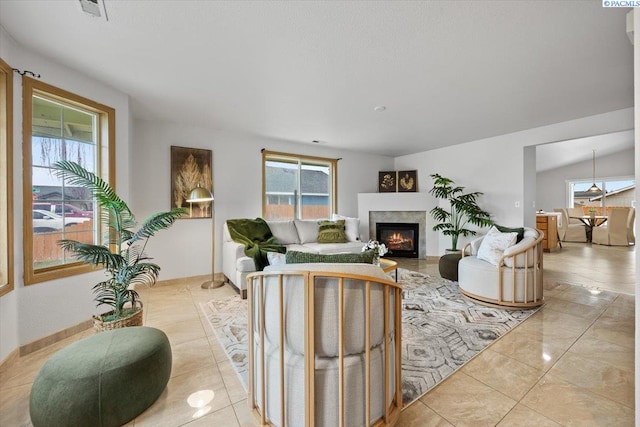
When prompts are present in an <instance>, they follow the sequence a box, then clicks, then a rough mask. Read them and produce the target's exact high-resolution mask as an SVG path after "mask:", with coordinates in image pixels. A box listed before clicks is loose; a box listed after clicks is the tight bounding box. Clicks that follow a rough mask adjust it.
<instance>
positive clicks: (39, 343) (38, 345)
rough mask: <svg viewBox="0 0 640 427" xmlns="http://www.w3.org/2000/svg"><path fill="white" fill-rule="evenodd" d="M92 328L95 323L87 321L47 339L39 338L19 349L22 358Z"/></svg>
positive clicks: (48, 336) (55, 333)
mask: <svg viewBox="0 0 640 427" xmlns="http://www.w3.org/2000/svg"><path fill="white" fill-rule="evenodd" d="M92 326H93V321H92V320H91V319H89V320H85V321H84V322H80V323H78V324H77V325H74V326H70V327H68V328H65V329H62V330H60V331H58V332H54V333H53V334H51V335H47V336H46V337H43V338H39V339H37V340H35V341H32V342H30V343H28V344H24V345H21V346H20V347H18V350H19V355H20V357H23V356H26V355H27V354H30V353H33V352H34V351H38V350H40V349H42V348H45V347H47V346H49V345H51V344H54V343H57V342H58V341H62V340H63V339H65V338H68V337H70V336H72V335H75V334H77V333H78V332H82V331H86V330H87V329H89V328H91V327H92Z"/></svg>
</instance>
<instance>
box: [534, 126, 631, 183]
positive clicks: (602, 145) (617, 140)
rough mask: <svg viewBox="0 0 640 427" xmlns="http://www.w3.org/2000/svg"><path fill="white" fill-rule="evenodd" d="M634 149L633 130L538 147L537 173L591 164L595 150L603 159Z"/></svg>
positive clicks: (597, 155)
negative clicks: (583, 163)
mask: <svg viewBox="0 0 640 427" xmlns="http://www.w3.org/2000/svg"><path fill="white" fill-rule="evenodd" d="M634 147H635V141H634V131H633V129H632V130H627V131H623V132H614V133H609V134H605V135H596V136H590V137H587V138H580V139H571V140H568V141H560V142H554V143H552V144H544V145H538V146H537V147H536V171H537V172H542V171H547V170H549V169H556V168H560V167H563V166H567V165H570V164H574V163H580V162H584V161H587V160H588V161H589V162H591V160H592V156H593V150H596V157H597V158H602V157H605V156H609V155H611V154H614V153H617V152H619V151H623V150H631V149H633V148H634Z"/></svg>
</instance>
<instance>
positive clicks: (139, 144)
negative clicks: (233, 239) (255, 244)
mask: <svg viewBox="0 0 640 427" xmlns="http://www.w3.org/2000/svg"><path fill="white" fill-rule="evenodd" d="M134 141H135V143H134V144H132V154H133V158H132V162H131V164H132V169H133V170H132V177H133V197H132V200H133V202H132V205H133V209H134V213H136V215H137V216H138V217H139V218H140V219H142V218H144V217H146V216H148V215H150V214H152V213H154V212H156V211H161V210H167V209H169V208H170V207H171V198H170V196H171V194H170V190H169V189H170V185H171V184H170V173H171V170H170V154H171V153H170V147H171V146H172V145H178V146H182V147H192V148H203V149H209V150H212V151H213V187H214V196H215V223H216V225H215V232H216V246H215V248H216V251H215V258H216V268H215V271H216V272H221V271H222V258H221V255H222V251H221V238H222V225H223V224H224V221H225V220H226V219H228V218H243V217H244V218H255V217H259V216H261V215H262V154H261V151H260V150H261V149H262V148H266V149H267V150H271V151H284V152H290V153H295V154H304V155H311V156H321V157H329V158H341V160H339V161H338V212H339V213H340V214H343V215H348V216H356V215H357V214H358V207H357V196H356V195H357V194H358V193H364V192H375V191H377V177H378V171H380V170H385V169H389V168H392V167H393V159H392V158H391V157H385V156H377V155H368V154H363V153H355V152H350V151H345V150H336V149H333V148H330V147H326V146H317V145H311V144H308V145H303V144H296V143H291V142H286V141H278V140H270V139H266V138H259V137H255V136H250V135H245V134H239V133H231V132H223V131H219V130H216V129H206V128H198V127H194V126H186V125H177V124H169V123H158V122H150V121H142V120H140V121H136V122H135V126H134ZM147 249H148V251H147V252H148V253H149V254H150V255H151V256H153V257H154V259H155V262H157V263H158V264H159V265H160V266H161V267H162V271H161V273H160V279H162V280H166V279H172V278H177V277H185V276H193V275H200V274H210V273H211V261H210V260H211V220H209V219H188V220H179V221H178V223H177V224H175V225H174V227H172V228H171V229H169V230H165V231H162V232H161V233H159V234H158V235H156V236H155V237H153V239H151V240H150V241H149V245H148V247H147Z"/></svg>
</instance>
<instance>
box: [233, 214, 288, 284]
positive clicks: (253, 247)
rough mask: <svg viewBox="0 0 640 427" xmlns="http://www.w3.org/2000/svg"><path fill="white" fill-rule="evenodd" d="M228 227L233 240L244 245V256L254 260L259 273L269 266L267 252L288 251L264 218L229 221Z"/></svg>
mask: <svg viewBox="0 0 640 427" xmlns="http://www.w3.org/2000/svg"><path fill="white" fill-rule="evenodd" d="M227 227H228V228H229V234H230V235H231V238H232V239H233V240H234V241H235V242H238V243H241V244H243V245H244V254H245V255H246V256H248V257H252V258H253V261H254V262H255V263H256V270H258V271H262V270H263V269H264V268H265V267H266V266H267V265H269V261H268V260H267V252H280V253H281V254H283V253H285V252H286V251H287V250H286V248H285V247H284V246H283V245H281V244H280V242H279V241H278V239H276V238H275V237H273V234H272V233H271V229H270V228H269V225H268V224H267V223H266V222H265V220H263V219H262V218H256V219H246V218H241V219H228V220H227Z"/></svg>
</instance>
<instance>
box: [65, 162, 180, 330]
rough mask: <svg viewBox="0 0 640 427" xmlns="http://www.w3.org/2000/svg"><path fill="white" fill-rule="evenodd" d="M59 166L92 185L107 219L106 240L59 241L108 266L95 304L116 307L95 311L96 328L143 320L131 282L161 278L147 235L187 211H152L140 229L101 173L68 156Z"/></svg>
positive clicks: (75, 181)
mask: <svg viewBox="0 0 640 427" xmlns="http://www.w3.org/2000/svg"><path fill="white" fill-rule="evenodd" d="M54 170H55V173H56V175H57V177H58V178H60V179H62V180H63V181H64V182H65V184H66V185H72V186H78V187H84V188H86V189H88V190H89V191H90V192H91V194H93V197H95V199H96V203H97V204H98V206H99V208H100V211H101V214H100V218H103V219H104V220H105V221H108V222H107V224H105V225H106V229H105V230H104V231H107V233H105V234H106V236H107V237H106V241H105V242H104V244H103V245H94V244H89V243H82V242H78V241H75V240H67V239H65V240H60V241H58V244H59V245H60V247H61V248H62V249H63V250H65V251H68V252H70V253H72V254H73V255H74V257H75V258H76V259H78V260H79V261H82V262H84V263H86V264H90V265H92V266H94V267H102V268H104V270H105V274H106V275H107V276H109V278H108V279H107V280H105V281H103V282H100V283H98V284H96V285H95V286H94V287H93V293H94V294H95V298H94V300H95V301H96V303H97V304H96V305H97V306H98V307H99V306H101V305H107V306H109V307H111V308H112V310H111V311H109V312H107V313H104V314H102V315H100V316H94V328H95V329H96V330H97V331H98V332H100V331H104V330H110V329H116V328H122V327H126V326H140V325H142V302H141V301H140V299H139V295H138V293H137V292H136V291H135V289H130V288H129V286H130V285H136V284H145V285H153V284H154V283H155V282H156V279H157V278H158V274H159V273H160V266H159V265H157V264H153V263H151V262H148V260H150V259H151V258H149V257H148V256H147V255H146V254H145V253H144V249H145V247H146V244H147V241H148V239H149V238H150V237H152V236H154V235H155V234H156V233H157V232H158V231H160V230H164V229H166V228H169V227H170V226H171V225H172V224H173V223H174V222H175V221H176V219H178V218H180V217H181V216H182V215H184V214H186V211H185V210H184V209H182V208H176V209H172V210H171V211H168V212H160V213H157V214H154V215H151V216H150V217H149V218H147V219H146V220H145V221H144V222H143V223H142V225H141V226H140V228H138V229H137V230H135V229H134V227H136V226H137V225H138V224H137V222H136V219H135V217H134V215H133V213H132V212H131V209H129V206H127V204H126V202H125V201H124V200H122V199H121V198H120V197H118V195H117V194H116V192H115V191H114V190H113V188H111V186H110V185H109V184H108V183H107V182H105V181H104V180H103V179H102V178H100V177H99V176H97V175H95V174H93V173H91V172H89V171H87V170H86V169H84V168H83V167H82V166H80V165H79V164H77V163H73V162H69V161H61V162H56V163H55V165H54ZM112 248H113V250H114V252H112V251H111V249H112Z"/></svg>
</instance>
